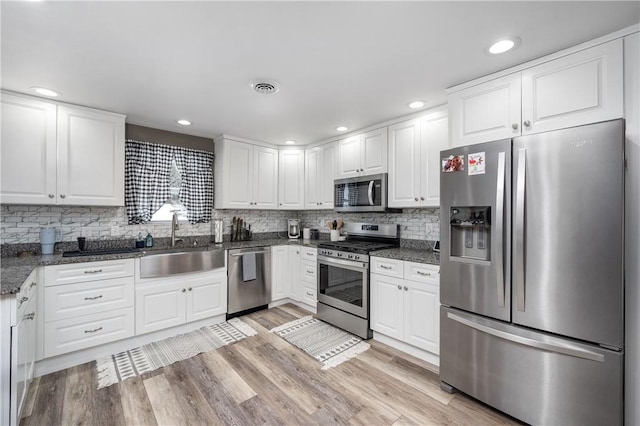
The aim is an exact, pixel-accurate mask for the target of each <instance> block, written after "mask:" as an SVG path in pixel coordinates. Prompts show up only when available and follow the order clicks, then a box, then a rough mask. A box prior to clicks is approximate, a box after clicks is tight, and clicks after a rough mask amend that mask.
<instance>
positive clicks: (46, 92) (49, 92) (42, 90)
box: [31, 86, 62, 98]
mask: <svg viewBox="0 0 640 426" xmlns="http://www.w3.org/2000/svg"><path fill="white" fill-rule="evenodd" d="M31 90H33V91H34V92H36V93H37V94H39V95H43V96H50V97H52V98H55V97H58V96H60V95H61V94H62V93H60V92H56V91H55V90H51V89H47V88H46V87H38V86H32V87H31Z"/></svg>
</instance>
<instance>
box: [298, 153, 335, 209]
mask: <svg viewBox="0 0 640 426" xmlns="http://www.w3.org/2000/svg"><path fill="white" fill-rule="evenodd" d="M337 153H338V142H331V143H328V144H325V145H321V146H318V147H315V148H310V149H307V150H306V151H305V168H304V172H305V208H307V209H333V181H334V179H335V178H336V170H337V164H338V156H337Z"/></svg>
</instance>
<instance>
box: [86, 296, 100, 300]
mask: <svg viewBox="0 0 640 426" xmlns="http://www.w3.org/2000/svg"><path fill="white" fill-rule="evenodd" d="M100 298H102V295H99V296H94V297H85V298H84V300H96V299H100Z"/></svg>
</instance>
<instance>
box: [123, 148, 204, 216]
mask: <svg viewBox="0 0 640 426" xmlns="http://www.w3.org/2000/svg"><path fill="white" fill-rule="evenodd" d="M173 162H175V164H176V165H177V167H178V170H179V171H180V174H181V175H182V184H181V186H180V193H179V196H178V198H179V199H180V201H181V202H182V204H183V205H184V206H185V207H186V209H187V218H188V219H189V222H190V223H203V222H210V221H211V210H212V209H213V171H212V167H213V153H210V152H205V151H198V150H195V149H188V148H180V147H176V146H169V145H161V144H156V143H152V142H144V141H136V140H132V139H127V141H126V144H125V205H126V209H127V217H128V219H129V224H139V223H146V222H149V221H150V220H151V216H153V214H154V213H155V212H156V211H157V210H158V209H159V208H160V207H162V205H163V204H164V203H165V202H166V201H167V200H168V199H169V198H170V192H169V176H170V173H171V164H172V163H173Z"/></svg>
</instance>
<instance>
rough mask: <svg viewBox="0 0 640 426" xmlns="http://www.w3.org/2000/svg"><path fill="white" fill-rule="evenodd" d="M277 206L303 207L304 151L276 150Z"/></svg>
mask: <svg viewBox="0 0 640 426" xmlns="http://www.w3.org/2000/svg"><path fill="white" fill-rule="evenodd" d="M278 157H279V163H278V175H279V178H278V208H280V209H286V210H301V209H303V208H304V151H303V150H300V149H289V150H283V151H279V152H278Z"/></svg>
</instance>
